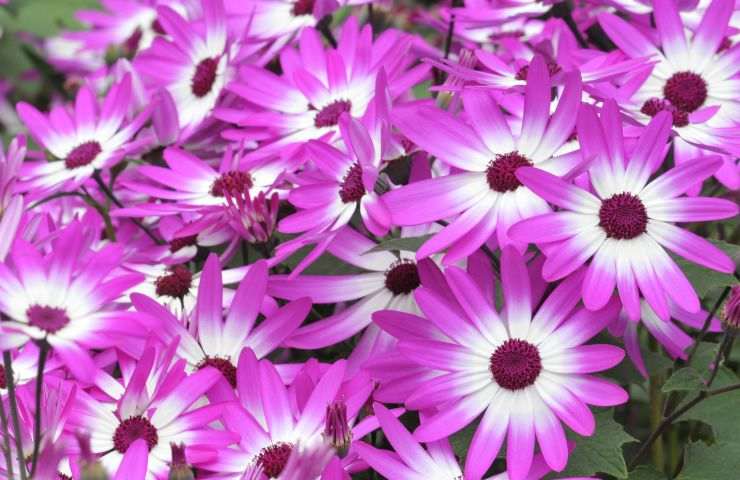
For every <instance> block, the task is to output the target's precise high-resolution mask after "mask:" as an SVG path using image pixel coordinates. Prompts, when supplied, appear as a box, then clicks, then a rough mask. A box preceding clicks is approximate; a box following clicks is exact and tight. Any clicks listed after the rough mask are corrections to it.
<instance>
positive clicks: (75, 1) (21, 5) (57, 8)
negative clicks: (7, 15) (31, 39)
mask: <svg viewBox="0 0 740 480" xmlns="http://www.w3.org/2000/svg"><path fill="white" fill-rule="evenodd" d="M94 8H98V1H97V0H23V1H21V2H17V5H16V6H15V8H14V10H15V13H16V21H15V30H16V31H23V32H29V33H33V34H34V35H38V36H40V37H51V36H54V35H56V34H58V33H59V32H60V31H62V30H79V29H80V28H81V27H82V25H81V24H80V23H79V22H78V21H77V20H76V19H75V17H74V14H75V12H76V11H78V10H81V9H94Z"/></svg>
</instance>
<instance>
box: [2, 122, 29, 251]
mask: <svg viewBox="0 0 740 480" xmlns="http://www.w3.org/2000/svg"><path fill="white" fill-rule="evenodd" d="M25 157H26V137H24V136H23V135H19V136H17V137H15V138H13V140H11V141H10V144H9V145H8V151H7V152H5V150H4V149H3V148H2V147H0V260H3V259H4V258H5V256H6V255H7V254H8V250H10V246H11V245H12V243H13V240H14V239H15V234H16V231H17V229H18V225H19V224H20V222H21V218H22V216H23V205H24V201H23V196H21V195H18V194H17V192H16V185H17V183H18V172H19V171H20V168H21V165H22V163H23V159H24V158H25Z"/></svg>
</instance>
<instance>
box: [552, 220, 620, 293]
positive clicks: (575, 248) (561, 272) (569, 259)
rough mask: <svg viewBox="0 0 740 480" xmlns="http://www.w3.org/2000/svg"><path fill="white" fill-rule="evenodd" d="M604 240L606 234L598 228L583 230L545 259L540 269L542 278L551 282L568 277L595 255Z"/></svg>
mask: <svg viewBox="0 0 740 480" xmlns="http://www.w3.org/2000/svg"><path fill="white" fill-rule="evenodd" d="M605 240H606V234H605V233H604V231H603V230H602V229H601V228H599V227H594V228H591V229H589V230H583V231H582V232H581V233H579V234H578V235H576V236H575V237H573V238H570V239H568V240H566V241H565V242H563V244H562V245H560V247H559V248H558V249H557V250H556V251H555V253H553V254H552V255H550V256H548V257H547V260H545V264H544V266H543V267H542V277H543V278H544V279H545V280H547V281H549V282H552V281H554V280H559V279H561V278H564V277H566V276H567V275H570V274H571V273H573V272H574V271H576V270H577V269H578V268H579V267H580V266H581V265H583V264H584V263H585V262H586V261H587V260H588V259H589V258H591V256H592V255H593V254H594V253H596V252H597V251H598V250H599V248H601V245H602V244H603V243H604V241H605Z"/></svg>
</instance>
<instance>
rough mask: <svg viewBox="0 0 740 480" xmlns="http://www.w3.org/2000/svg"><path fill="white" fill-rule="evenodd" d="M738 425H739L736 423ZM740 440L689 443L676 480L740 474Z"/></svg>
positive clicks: (722, 478) (720, 478)
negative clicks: (709, 443) (682, 466)
mask: <svg viewBox="0 0 740 480" xmlns="http://www.w3.org/2000/svg"><path fill="white" fill-rule="evenodd" d="M736 426H737V425H736ZM738 453H740V442H723V443H715V444H714V445H711V446H709V445H706V444H704V443H703V442H697V443H692V444H689V446H688V448H687V449H686V455H685V457H684V468H683V470H682V471H681V473H680V474H679V475H678V477H676V480H729V479H733V478H738V475H740V473H739V472H740V455H738Z"/></svg>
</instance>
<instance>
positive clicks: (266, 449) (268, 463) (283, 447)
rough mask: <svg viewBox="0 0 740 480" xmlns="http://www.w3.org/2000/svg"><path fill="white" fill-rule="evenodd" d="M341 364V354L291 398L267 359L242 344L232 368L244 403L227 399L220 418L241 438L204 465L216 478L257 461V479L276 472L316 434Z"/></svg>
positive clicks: (233, 475)
mask: <svg viewBox="0 0 740 480" xmlns="http://www.w3.org/2000/svg"><path fill="white" fill-rule="evenodd" d="M250 357H251V358H250ZM344 369H345V362H344V361H343V360H340V361H338V362H336V363H334V364H333V365H332V366H331V367H329V369H328V370H326V372H325V373H324V374H323V376H322V377H321V379H320V380H319V381H318V383H316V384H315V385H311V387H312V388H311V390H310V391H306V390H302V392H301V393H302V395H303V396H304V398H302V399H300V400H299V401H298V402H292V401H291V400H290V397H289V392H288V390H287V388H286V386H285V385H284V383H283V380H282V379H281V378H280V375H279V374H278V372H277V370H276V369H275V367H274V366H273V365H272V364H271V363H270V362H269V361H268V360H262V361H260V362H259V363H257V360H256V358H255V357H254V355H252V354H251V353H250V352H249V350H245V354H243V355H242V358H241V359H240V361H239V369H238V371H237V390H238V391H239V395H240V399H241V401H242V404H243V405H244V406H243V407H242V406H241V405H231V404H229V405H227V406H226V407H225V412H224V418H223V421H224V425H225V426H226V428H227V429H228V430H231V431H233V432H238V433H239V434H240V435H241V441H240V442H239V444H238V449H236V450H235V449H228V450H221V451H220V452H219V455H218V458H217V459H215V460H214V461H212V462H209V463H208V465H206V467H205V468H206V469H208V470H212V471H215V472H218V473H219V474H220V475H221V478H225V479H231V478H234V479H239V478H241V475H242V474H243V473H244V472H245V471H246V470H247V469H248V468H250V467H253V466H255V465H259V466H260V467H261V468H262V471H263V476H262V477H261V478H262V479H265V478H278V477H279V475H280V474H281V473H282V471H283V469H285V467H286V464H287V462H288V459H289V458H290V456H291V453H292V451H293V449H294V448H295V447H296V445H297V444H298V443H301V444H309V443H311V442H313V441H316V440H317V439H318V438H320V436H321V432H322V430H323V427H324V416H325V413H326V407H327V406H328V405H329V404H331V403H332V402H333V401H334V398H335V396H336V395H337V392H338V391H339V388H340V386H341V384H342V380H343V377H344ZM358 409H359V405H358ZM363 435H364V433H363ZM308 480H313V479H308Z"/></svg>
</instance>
